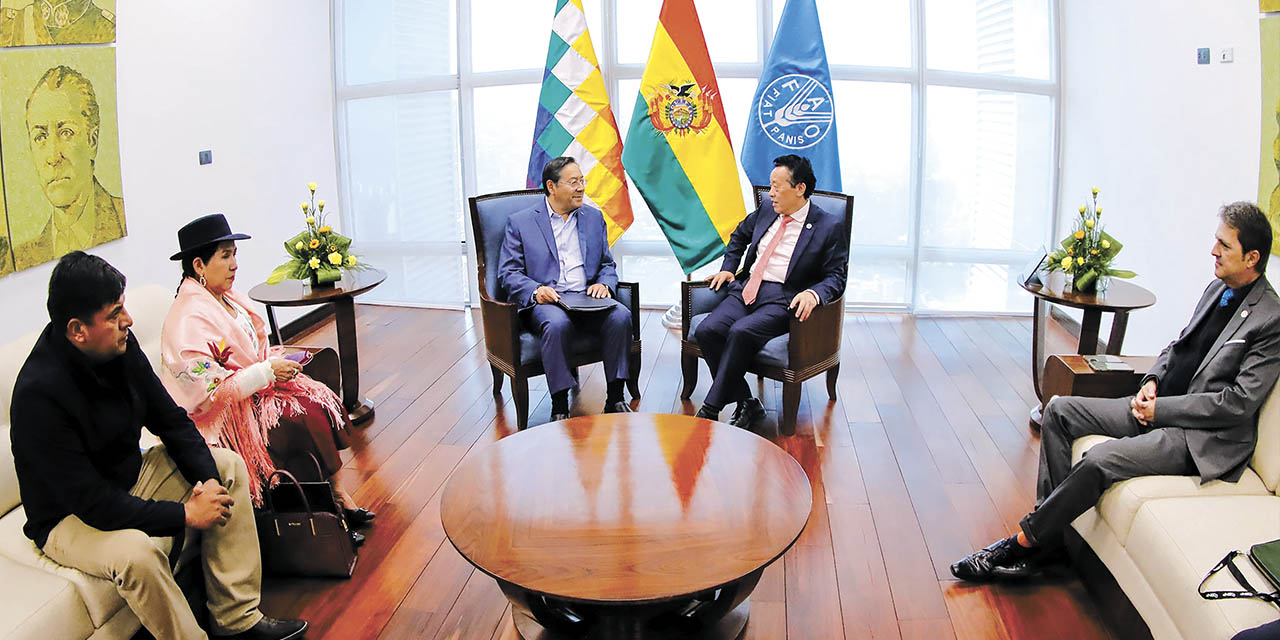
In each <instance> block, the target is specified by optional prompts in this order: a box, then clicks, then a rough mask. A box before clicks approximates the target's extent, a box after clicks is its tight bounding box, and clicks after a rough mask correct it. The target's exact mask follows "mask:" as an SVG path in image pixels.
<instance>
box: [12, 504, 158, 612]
mask: <svg viewBox="0 0 1280 640" xmlns="http://www.w3.org/2000/svg"><path fill="white" fill-rule="evenodd" d="M26 521H27V514H26V512H24V511H23V510H22V507H18V508H17V509H14V510H13V511H12V512H10V513H9V515H6V516H5V517H3V518H0V561H3V560H8V561H11V562H13V563H17V564H21V565H24V566H27V567H30V568H32V569H35V570H38V571H43V572H44V573H47V574H50V575H54V576H58V577H59V578H61V579H63V580H65V581H66V582H68V583H70V584H71V585H73V586H74V588H75V591H76V593H77V594H78V596H79V598H80V599H82V600H83V601H84V604H82V605H81V607H82V608H84V609H86V610H88V612H89V619H90V620H91V621H92V622H93V626H95V627H100V626H102V625H104V624H106V622H107V620H109V619H110V618H111V616H113V615H115V613H116V612H117V611H119V610H120V607H123V606H125V604H124V599H123V598H121V597H120V594H119V593H117V592H116V585H115V583H114V582H111V581H110V580H107V579H104V578H95V577H93V576H90V575H88V574H86V573H82V572H80V571H77V570H76V569H72V568H70V567H64V566H62V565H60V564H58V563H56V562H54V561H53V560H50V559H49V556H46V555H44V553H43V552H42V551H40V550H39V549H37V548H36V545H35V543H33V542H31V540H30V539H29V538H27V536H26V535H25V534H23V533H22V525H23V524H24V523H26ZM166 540H172V539H171V538H166ZM51 637H52V636H51Z"/></svg>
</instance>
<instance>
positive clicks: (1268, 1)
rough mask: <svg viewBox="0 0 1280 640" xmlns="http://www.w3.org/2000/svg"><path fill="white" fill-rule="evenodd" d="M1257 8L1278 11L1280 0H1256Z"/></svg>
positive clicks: (1279, 9)
mask: <svg viewBox="0 0 1280 640" xmlns="http://www.w3.org/2000/svg"><path fill="white" fill-rule="evenodd" d="M1258 8H1259V9H1261V10H1262V11H1268V12H1270V11H1280V0H1258Z"/></svg>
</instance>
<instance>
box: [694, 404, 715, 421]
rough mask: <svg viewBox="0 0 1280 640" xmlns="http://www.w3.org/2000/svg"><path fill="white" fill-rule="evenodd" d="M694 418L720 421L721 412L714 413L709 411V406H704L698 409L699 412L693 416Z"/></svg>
mask: <svg viewBox="0 0 1280 640" xmlns="http://www.w3.org/2000/svg"><path fill="white" fill-rule="evenodd" d="M693 417H695V418H706V419H707V420H719V419H720V412H719V411H712V410H710V409H708V408H707V405H705V404H704V405H702V407H700V408H699V409H698V412H697V413H695V414H693Z"/></svg>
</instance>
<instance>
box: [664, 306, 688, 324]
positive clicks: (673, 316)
mask: <svg viewBox="0 0 1280 640" xmlns="http://www.w3.org/2000/svg"><path fill="white" fill-rule="evenodd" d="M681 313H682V311H681V309H680V303H679V302H677V303H675V304H673V305H671V308H670V309H667V312H666V313H664V314H662V326H664V327H666V328H668V329H679V328H680V323H681V322H682V321H683V319H682V318H681V317H680V316H681Z"/></svg>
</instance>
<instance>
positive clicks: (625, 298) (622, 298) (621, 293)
mask: <svg viewBox="0 0 1280 640" xmlns="http://www.w3.org/2000/svg"><path fill="white" fill-rule="evenodd" d="M618 302H619V303H621V304H622V306H624V307H626V308H627V309H628V310H630V311H631V335H632V337H633V338H634V339H635V340H639V339H640V283H639V282H619V283H618Z"/></svg>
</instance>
